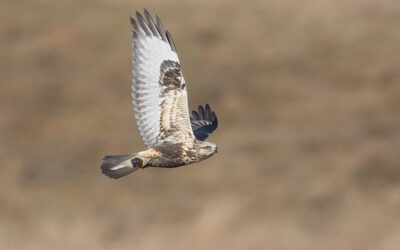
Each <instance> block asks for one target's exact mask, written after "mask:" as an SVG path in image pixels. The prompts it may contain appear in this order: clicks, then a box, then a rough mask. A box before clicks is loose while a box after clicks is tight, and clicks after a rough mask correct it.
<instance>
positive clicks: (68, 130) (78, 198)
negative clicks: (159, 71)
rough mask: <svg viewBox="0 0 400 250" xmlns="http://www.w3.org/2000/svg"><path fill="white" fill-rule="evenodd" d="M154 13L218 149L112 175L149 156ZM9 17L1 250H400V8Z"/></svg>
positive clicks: (331, 5) (2, 72) (83, 5)
mask: <svg viewBox="0 0 400 250" xmlns="http://www.w3.org/2000/svg"><path fill="white" fill-rule="evenodd" d="M143 7H146V8H148V9H149V10H150V11H151V12H152V13H154V12H156V13H158V14H159V16H160V17H161V19H162V21H163V23H164V26H165V27H167V28H168V29H169V30H170V31H171V32H172V34H173V37H174V40H175V43H176V45H177V49H178V52H179V55H180V58H181V63H182V64H183V68H184V73H185V78H186V80H187V81H188V88H189V102H190V108H195V107H196V106H197V105H198V104H205V103H206V102H208V103H210V104H211V106H212V107H213V108H214V109H215V110H216V112H217V114H218V117H219V121H220V127H219V129H218V130H217V131H216V133H215V134H214V135H212V136H211V138H210V141H212V142H215V143H217V144H218V145H219V153H218V154H217V155H215V156H213V157H212V158H210V159H208V160H207V161H204V162H201V163H198V164H194V165H191V166H186V167H182V168H177V169H146V170H144V171H138V172H136V173H134V174H132V175H130V176H128V177H126V178H123V179H121V180H119V181H111V180H109V179H107V178H105V177H104V176H102V175H101V174H100V173H99V169H98V168H99V164H100V160H101V158H102V156H103V155H104V154H124V153H130V152H136V151H139V150H142V149H143V148H144V144H143V142H142V141H141V138H140V136H139V133H138V130H137V127H136V123H135V121H134V119H133V108H132V105H131V100H130V81H131V73H130V71H131V63H130V60H131V47H130V43H131V37H130V30H131V28H130V25H129V21H128V20H129V19H128V17H129V16H130V15H132V14H133V13H134V10H136V9H138V10H141V9H142V8H143ZM0 21H1V27H2V28H1V29H0V42H1V44H0V46H1V48H0V51H1V59H0V64H1V65H0V84H1V85H0V115H1V119H0V168H1V169H0V170H1V172H0V249H24V250H25V249H32V250H36V249H37V250H39V249H61V250H62V249H144V250H146V249H195V250H196V249H232V250H236V249H278V250H281V249H288V250H291V249H304V250H314V249H315V250H320V249H328V250H329V249H341V250H355V249H363V250H369V249H371V250H372V249H385V250H386V249H387V250H397V249H399V247H400V156H399V153H400V152H399V151H400V116H399V107H400V66H399V65H400V28H399V27H400V2H399V1H398V0H385V1H382V0H381V1H364V0H355V1H347V0H346V1H345V0H325V1H321V0H307V1H297V0H283V1H282V0H279V1H249V0H248V1H211V0H203V1H193V2H187V1H185V2H179V1H161V0H159V1H152V2H150V3H149V2H147V1H141V2H134V1H130V0H129V1H128V0H120V1H88V0H85V1H81V0H79V1H78V0H73V1H50V0H48V1H47V0H42V1H14V0H6V1H2V2H1V3H0Z"/></svg>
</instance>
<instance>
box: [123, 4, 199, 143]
mask: <svg viewBox="0 0 400 250" xmlns="http://www.w3.org/2000/svg"><path fill="white" fill-rule="evenodd" d="M144 14H145V17H143V16H142V15H141V14H140V13H138V12H136V20H135V19H133V18H131V24H132V26H133V31H132V36H133V42H132V46H133V71H132V72H133V81H132V98H133V104H134V108H135V118H136V122H137V125H138V127H139V131H140V134H141V135H142V138H143V140H144V142H145V144H146V146H147V147H148V148H151V147H154V146H157V145H160V144H162V143H163V142H166V141H168V142H174V143H177V142H184V141H187V140H193V139H194V138H195V137H194V135H193V131H192V128H191V125H190V116H189V110H188V101H187V92H186V83H185V80H184V78H183V75H182V69H181V66H180V64H179V59H178V55H177V53H176V49H175V45H174V42H173V40H172V37H171V35H170V33H169V32H168V31H166V30H164V28H163V26H162V24H161V21H160V19H159V18H158V16H157V15H156V16H155V21H154V20H153V18H152V17H151V15H150V14H149V12H148V11H147V10H144Z"/></svg>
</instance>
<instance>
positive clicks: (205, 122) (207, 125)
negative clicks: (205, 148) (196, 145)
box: [190, 104, 218, 141]
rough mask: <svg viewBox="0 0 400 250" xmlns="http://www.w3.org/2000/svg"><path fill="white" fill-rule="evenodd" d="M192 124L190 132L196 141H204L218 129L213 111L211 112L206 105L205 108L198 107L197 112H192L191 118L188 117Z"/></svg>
mask: <svg viewBox="0 0 400 250" xmlns="http://www.w3.org/2000/svg"><path fill="white" fill-rule="evenodd" d="M190 122H191V124H192V130H193V133H194V135H195V136H196V138H197V139H199V140H201V141H204V140H205V139H207V137H209V136H210V135H211V134H212V132H214V130H216V129H217V128H218V119H217V116H216V115H215V113H214V111H211V108H210V105H208V104H206V107H205V108H203V106H201V105H200V106H199V111H198V112H197V111H196V110H193V111H192V117H190Z"/></svg>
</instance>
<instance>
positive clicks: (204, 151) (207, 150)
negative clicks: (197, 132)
mask: <svg viewBox="0 0 400 250" xmlns="http://www.w3.org/2000/svg"><path fill="white" fill-rule="evenodd" d="M198 150H199V154H200V155H201V156H203V157H204V159H205V158H208V157H210V156H212V155H213V154H215V153H217V152H218V146H217V145H216V144H214V143H212V142H207V141H202V142H201V143H200V147H199V149H198Z"/></svg>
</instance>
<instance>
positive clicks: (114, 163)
mask: <svg viewBox="0 0 400 250" xmlns="http://www.w3.org/2000/svg"><path fill="white" fill-rule="evenodd" d="M136 155H137V154H132V155H106V156H104V158H103V160H102V161H101V167H100V169H101V173H102V174H104V175H105V176H107V177H109V178H112V179H118V178H121V177H123V176H125V175H128V174H130V173H132V172H134V171H136V170H138V169H139V168H140V167H142V165H143V161H142V160H141V159H140V158H138V157H135V156H136Z"/></svg>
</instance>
